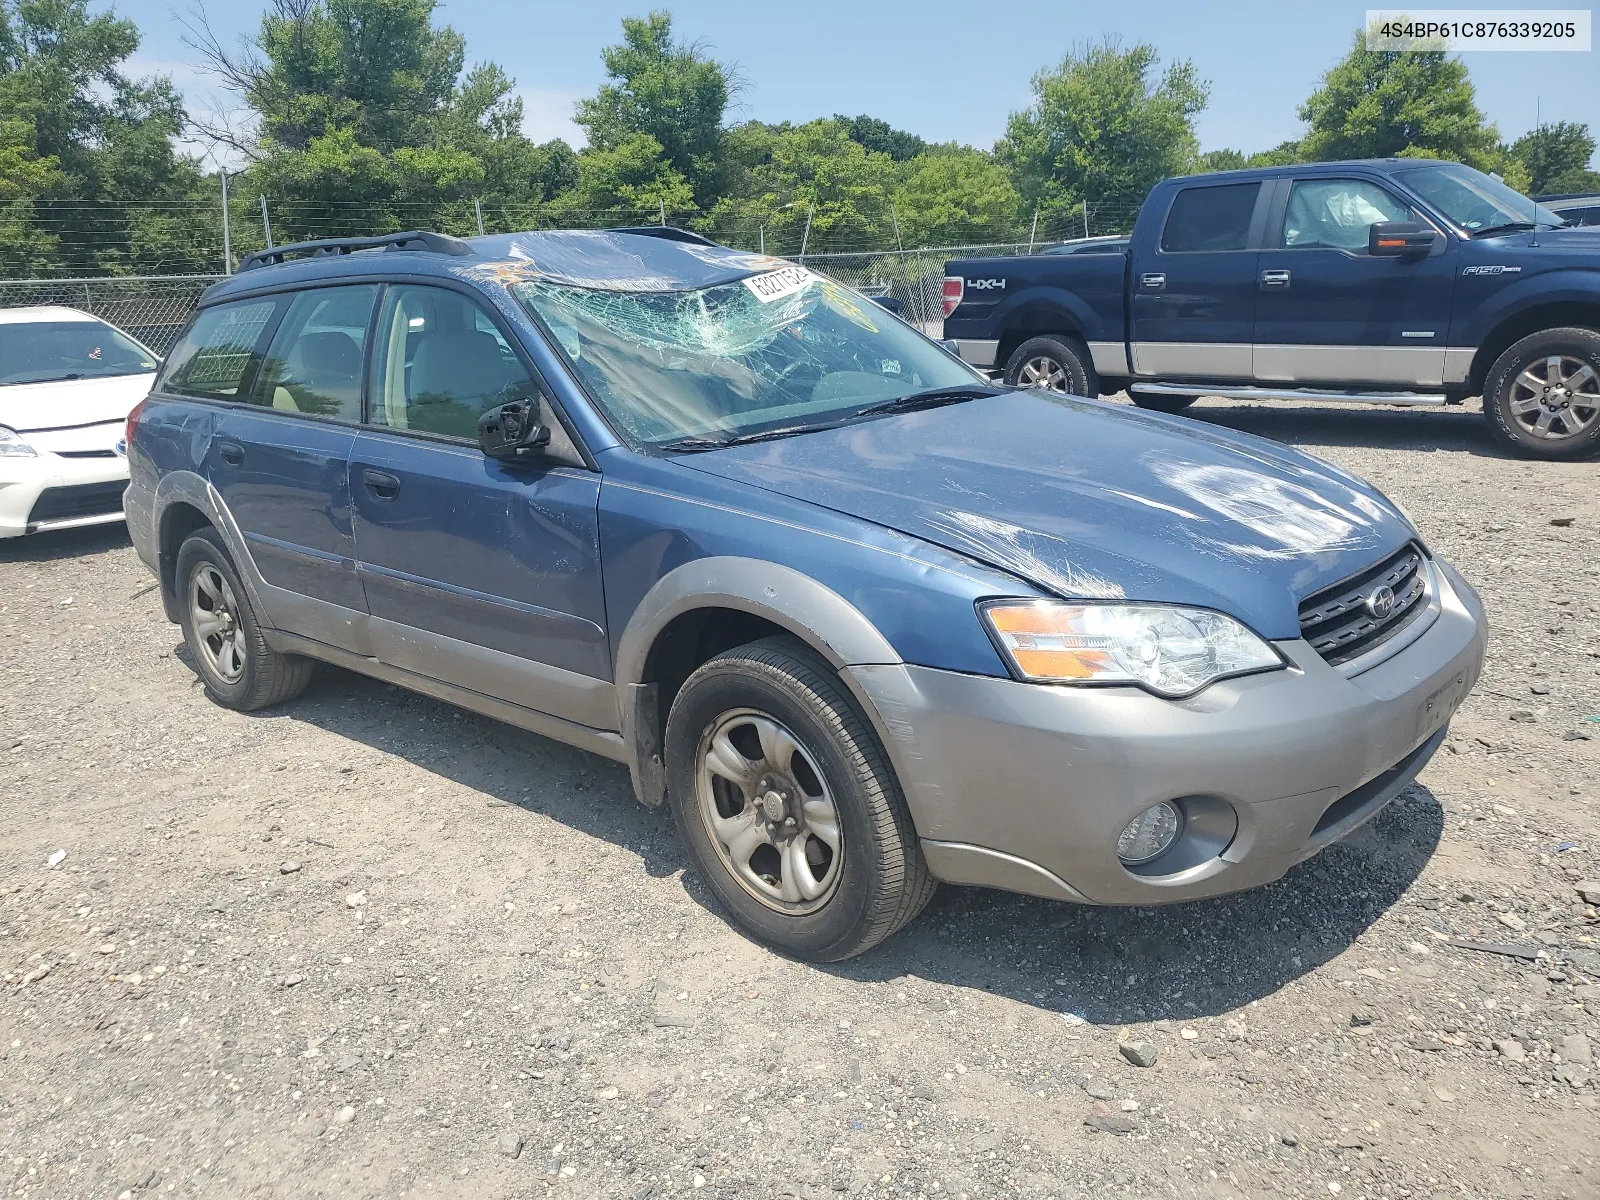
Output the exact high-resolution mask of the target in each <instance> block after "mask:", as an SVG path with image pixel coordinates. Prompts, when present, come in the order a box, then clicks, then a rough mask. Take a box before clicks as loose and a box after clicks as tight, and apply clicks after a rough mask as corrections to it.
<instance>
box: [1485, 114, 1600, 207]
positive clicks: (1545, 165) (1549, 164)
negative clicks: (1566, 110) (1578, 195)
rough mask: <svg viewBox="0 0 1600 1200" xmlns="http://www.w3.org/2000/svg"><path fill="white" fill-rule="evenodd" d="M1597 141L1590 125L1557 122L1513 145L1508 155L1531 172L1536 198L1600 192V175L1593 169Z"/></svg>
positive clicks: (1540, 127) (1530, 185) (1530, 183)
mask: <svg viewBox="0 0 1600 1200" xmlns="http://www.w3.org/2000/svg"><path fill="white" fill-rule="evenodd" d="M1594 149H1595V141H1594V137H1593V136H1592V135H1591V134H1590V133H1589V127H1588V126H1587V125H1581V124H1578V123H1576V122H1573V121H1557V122H1556V123H1555V124H1553V125H1541V126H1539V128H1537V129H1535V130H1533V131H1532V132H1530V133H1525V134H1523V135H1522V136H1521V137H1519V138H1518V139H1517V140H1516V141H1514V142H1512V143H1511V146H1510V149H1509V150H1507V152H1506V153H1507V155H1508V156H1509V157H1510V158H1511V159H1513V160H1514V161H1516V162H1518V163H1521V164H1522V166H1523V168H1524V169H1525V170H1526V171H1527V172H1528V186H1529V188H1530V189H1531V190H1532V192H1533V194H1534V195H1546V194H1549V193H1560V192H1591V191H1600V172H1595V171H1591V170H1590V169H1589V160H1590V159H1591V158H1593V157H1594Z"/></svg>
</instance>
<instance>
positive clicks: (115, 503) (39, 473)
mask: <svg viewBox="0 0 1600 1200" xmlns="http://www.w3.org/2000/svg"><path fill="white" fill-rule="evenodd" d="M127 480H128V460H127V459H126V458H123V457H122V456H121V455H120V454H115V453H107V454H104V455H98V454H97V455H96V456H95V457H85V458H75V457H66V456H62V455H59V454H52V453H49V452H48V451H41V452H40V453H38V454H36V455H34V456H32V457H30V458H3V459H0V538H3V537H18V536H20V535H22V534H25V533H42V532H44V531H46V530H51V529H76V528H78V527H80V526H84V525H104V524H107V523H109V522H113V521H120V520H122V488H123V486H124V485H125V484H126V483H127Z"/></svg>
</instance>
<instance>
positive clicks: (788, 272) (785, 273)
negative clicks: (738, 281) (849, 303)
mask: <svg viewBox="0 0 1600 1200" xmlns="http://www.w3.org/2000/svg"><path fill="white" fill-rule="evenodd" d="M815 278H816V276H815V275H813V274H812V273H811V272H810V271H808V270H806V269H805V268H804V267H780V268H779V269H778V270H776V271H768V272H767V273H766V274H765V275H750V276H747V277H746V278H745V281H744V285H745V287H747V288H749V289H750V291H751V293H752V294H753V295H754V296H755V298H756V299H757V300H759V301H761V303H763V304H766V303H767V302H768V301H771V300H781V299H783V297H785V296H792V295H794V294H795V293H796V292H798V291H803V290H804V289H805V286H806V285H807V284H808V283H810V282H811V281H812V280H813V279H815Z"/></svg>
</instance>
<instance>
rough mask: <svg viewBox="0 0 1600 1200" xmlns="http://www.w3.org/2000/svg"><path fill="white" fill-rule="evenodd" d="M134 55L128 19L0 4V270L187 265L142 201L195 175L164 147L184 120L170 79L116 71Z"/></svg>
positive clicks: (67, 0) (32, 1) (174, 226)
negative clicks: (1, 252)
mask: <svg viewBox="0 0 1600 1200" xmlns="http://www.w3.org/2000/svg"><path fill="white" fill-rule="evenodd" d="M138 48H139V32H138V30H137V29H136V28H135V26H134V24H133V22H131V21H126V20H121V19H119V18H117V17H116V16H115V15H114V14H113V13H109V12H108V13H100V14H97V15H94V16H90V14H89V11H88V7H87V4H86V2H85V0H0V195H3V197H4V199H5V200H6V201H7V202H8V204H7V208H8V210H9V211H8V212H7V213H6V214H5V216H4V217H3V218H0V226H3V232H0V242H4V244H5V246H6V247H7V248H8V249H9V250H10V251H11V253H12V254H13V255H14V256H16V257H13V258H11V259H10V260H9V261H8V263H7V266H8V267H10V268H11V269H14V270H20V269H26V270H37V269H46V268H48V269H57V270H60V269H66V270H71V271H78V272H103V271H128V270H133V269H184V268H186V267H192V266H194V265H198V264H197V262H196V261H195V257H194V253H193V250H192V243H193V240H194V239H193V237H192V230H190V229H189V228H188V227H187V223H186V222H183V221H181V220H177V219H174V218H172V217H171V216H162V215H161V214H160V213H159V212H157V211H156V210H153V209H152V208H151V207H150V206H149V205H148V204H146V203H144V202H147V201H150V200H161V199H171V198H177V197H183V196H187V195H188V194H190V192H191V190H192V189H193V188H194V187H196V186H197V185H198V181H199V171H198V168H197V167H196V166H195V164H194V163H193V162H192V161H191V160H189V159H188V158H185V157H182V156H180V155H178V154H176V153H175V152H174V151H173V148H172V140H173V138H174V137H176V135H177V134H178V133H179V132H180V131H181V129H182V128H183V123H184V112H183V106H182V103H181V102H180V100H179V98H178V94H177V92H176V90H174V88H173V86H172V84H171V82H170V81H169V80H167V79H165V78H162V77H159V76H157V77H150V78H145V79H135V78H132V77H130V76H129V75H127V74H126V73H125V71H124V69H123V68H124V64H125V63H126V61H127V59H128V58H129V56H131V55H132V54H133V53H134V52H135V51H136V50H137V49H138ZM85 201H89V202H91V203H90V204H88V205H86V204H85V203H84V202H85ZM130 201H131V203H128V202H130Z"/></svg>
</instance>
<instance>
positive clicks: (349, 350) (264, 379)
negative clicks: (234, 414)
mask: <svg viewBox="0 0 1600 1200" xmlns="http://www.w3.org/2000/svg"><path fill="white" fill-rule="evenodd" d="M377 298H378V289H377V286H376V285H375V284H360V285H357V286H353V287H327V288H316V289H314V290H312V291H305V292H301V293H300V294H299V295H297V296H295V298H294V300H293V302H292V303H291V304H290V305H289V311H288V312H286V313H284V315H283V322H282V324H280V325H279V326H278V331H277V333H275V334H273V336H272V345H271V346H269V347H268V348H267V356H266V358H265V359H263V360H262V363H261V375H260V379H259V380H258V381H257V383H256V385H255V387H254V388H253V389H252V395H251V397H250V398H251V400H252V401H253V402H254V403H256V404H263V405H266V406H267V407H269V408H275V409H278V410H279V411H280V412H298V413H308V414H310V415H311V416H316V417H332V418H333V419H334V420H337V421H348V422H350V424H352V425H354V424H358V423H359V422H360V420H361V370H362V365H363V363H364V361H365V357H366V345H367V325H368V324H369V323H370V322H371V320H372V306H373V304H374V303H375V302H376V300H377Z"/></svg>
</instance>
